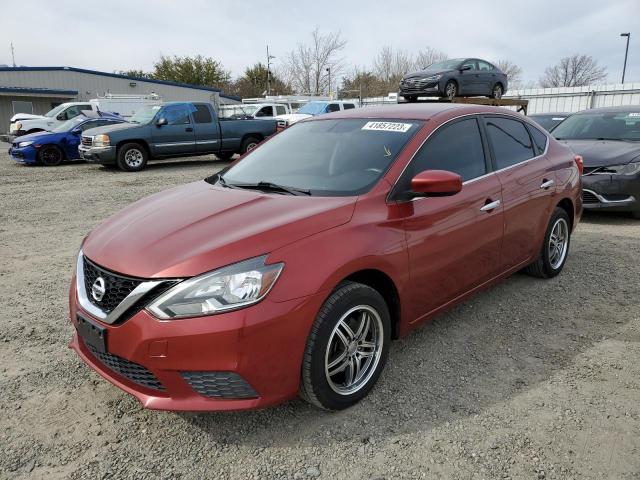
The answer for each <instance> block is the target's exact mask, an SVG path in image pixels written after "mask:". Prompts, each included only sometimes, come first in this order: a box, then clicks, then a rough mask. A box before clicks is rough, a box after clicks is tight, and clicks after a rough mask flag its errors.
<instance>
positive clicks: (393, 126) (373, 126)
mask: <svg viewBox="0 0 640 480" xmlns="http://www.w3.org/2000/svg"><path fill="white" fill-rule="evenodd" d="M411 127H412V124H411V123H398V122H367V123H365V125H364V127H362V130H378V131H382V132H400V133H405V132H406V131H407V130H409V129H410V128H411Z"/></svg>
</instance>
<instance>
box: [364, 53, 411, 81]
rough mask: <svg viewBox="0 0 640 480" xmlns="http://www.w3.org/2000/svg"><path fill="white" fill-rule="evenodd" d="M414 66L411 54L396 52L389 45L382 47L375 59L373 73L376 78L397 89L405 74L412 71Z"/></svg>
mask: <svg viewBox="0 0 640 480" xmlns="http://www.w3.org/2000/svg"><path fill="white" fill-rule="evenodd" d="M413 66H414V62H413V59H412V58H411V54H409V53H407V52H406V51H404V50H395V51H394V50H393V47H391V46H389V45H386V46H384V47H382V50H380V52H378V55H377V56H376V57H375V58H374V59H373V71H374V72H375V74H376V76H377V77H378V78H379V79H380V80H382V81H383V82H385V83H387V84H388V85H395V87H394V88H396V89H397V84H398V83H399V82H400V80H401V79H402V77H403V76H404V74H405V73H407V72H408V71H409V70H412V69H413Z"/></svg>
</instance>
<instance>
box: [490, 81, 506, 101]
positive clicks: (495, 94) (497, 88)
mask: <svg viewBox="0 0 640 480" xmlns="http://www.w3.org/2000/svg"><path fill="white" fill-rule="evenodd" d="M503 93H504V89H503V88H502V85H500V84H499V83H496V84H495V85H494V86H493V90H492V91H491V98H495V99H500V98H502V94H503Z"/></svg>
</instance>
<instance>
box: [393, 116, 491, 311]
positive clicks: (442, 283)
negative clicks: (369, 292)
mask: <svg viewBox="0 0 640 480" xmlns="http://www.w3.org/2000/svg"><path fill="white" fill-rule="evenodd" d="M487 157H488V155H487V148H486V142H485V141H484V140H483V137H482V135H481V130H480V128H479V120H478V119H477V118H476V117H465V118H464V119H460V120H454V121H452V122H450V123H447V124H445V125H444V126H442V127H440V128H439V129H438V130H437V131H436V132H435V133H434V134H433V135H432V136H431V137H430V138H429V139H428V140H427V142H426V143H425V144H424V145H423V146H422V147H421V148H420V150H418V152H417V153H416V155H415V156H414V158H413V159H412V161H411V162H410V163H409V165H408V166H407V168H406V169H405V171H404V172H403V174H402V176H401V178H400V180H399V181H398V184H397V185H396V187H395V189H394V191H397V190H399V191H401V192H402V191H406V190H407V189H409V188H410V182H411V179H412V178H413V177H414V176H415V175H416V174H418V173H420V172H422V171H425V170H448V171H452V172H455V173H458V174H459V175H460V176H461V177H462V180H463V182H464V183H463V187H462V191H461V192H459V193H457V194H455V195H452V196H446V197H426V198H416V199H414V200H413V201H412V202H411V208H410V210H409V211H410V214H409V216H408V217H407V218H406V220H405V222H404V227H405V232H406V238H407V246H408V255H409V265H410V267H409V268H410V275H411V279H412V282H411V283H412V285H413V286H414V287H413V288H412V289H411V291H410V293H409V296H410V298H411V305H412V310H413V311H414V312H415V317H416V318H419V317H422V316H424V315H425V314H428V313H429V312H431V311H433V310H435V309H437V308H439V307H442V306H443V305H445V304H447V303H449V302H450V301H452V300H454V299H455V298H456V297H458V296H460V295H462V294H464V293H466V292H468V291H469V290H471V289H473V288H474V287H476V286H478V285H480V284H482V283H484V282H486V281H487V280H489V279H491V278H493V277H494V276H495V275H496V274H497V273H498V271H499V258H500V246H501V242H502V228H503V216H502V207H501V205H500V200H501V187H500V182H499V180H498V178H497V177H496V176H495V175H492V174H490V169H491V163H490V162H489V160H488V158H487Z"/></svg>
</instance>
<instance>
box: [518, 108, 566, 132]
mask: <svg viewBox="0 0 640 480" xmlns="http://www.w3.org/2000/svg"><path fill="white" fill-rule="evenodd" d="M569 115H571V114H570V113H566V112H554V113H533V114H531V115H527V117H529V118H530V119H531V120H533V121H535V122H536V123H537V124H538V125H540V126H541V127H542V128H544V129H545V130H546V131H547V132H550V131H551V130H553V129H554V128H555V126H556V125H558V124H559V123H560V122H562V121H563V120H564V119H565V118H567V117H568V116H569Z"/></svg>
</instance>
